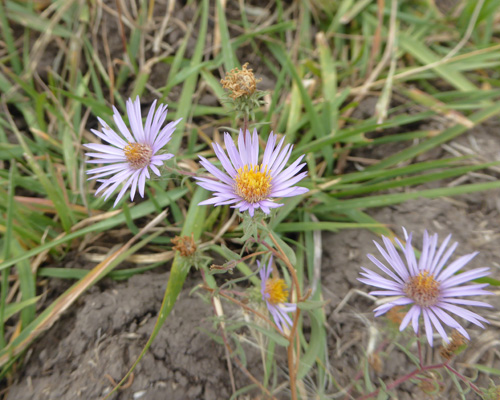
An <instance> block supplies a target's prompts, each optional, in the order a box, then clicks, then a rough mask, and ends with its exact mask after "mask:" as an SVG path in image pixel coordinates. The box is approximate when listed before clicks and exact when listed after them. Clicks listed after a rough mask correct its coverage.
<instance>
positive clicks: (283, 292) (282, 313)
mask: <svg viewBox="0 0 500 400" xmlns="http://www.w3.org/2000/svg"><path fill="white" fill-rule="evenodd" d="M257 265H258V266H259V276H260V280H261V286H260V293H261V294H262V300H264V301H265V302H266V306H267V309H268V310H269V312H270V313H271V315H272V317H273V320H274V322H275V323H276V325H277V326H278V328H279V329H280V331H281V332H283V333H284V332H285V330H287V329H290V328H291V326H292V324H293V322H292V320H291V318H290V316H289V315H288V313H291V312H295V311H296V310H297V305H296V304H293V303H287V302H286V301H287V300H288V287H287V285H286V283H285V281H284V280H283V279H280V278H271V273H272V271H273V257H271V258H270V259H269V262H268V263H267V265H264V266H261V264H260V262H259V261H257Z"/></svg>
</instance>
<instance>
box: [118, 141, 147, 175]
mask: <svg viewBox="0 0 500 400" xmlns="http://www.w3.org/2000/svg"><path fill="white" fill-rule="evenodd" d="M123 152H124V153H125V157H127V161H128V163H129V164H130V166H131V167H132V168H134V169H140V168H144V167H145V166H147V165H149V162H150V161H151V157H152V156H153V150H152V149H151V147H149V146H148V145H146V144H141V143H129V144H127V145H126V146H125V148H124V149H123Z"/></svg>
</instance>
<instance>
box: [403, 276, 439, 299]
mask: <svg viewBox="0 0 500 400" xmlns="http://www.w3.org/2000/svg"><path fill="white" fill-rule="evenodd" d="M404 292H405V293H406V295H407V296H408V297H409V298H410V299H412V300H413V301H414V302H415V304H417V305H419V306H421V307H431V306H433V305H435V304H436V303H437V302H438V299H439V293H440V291H439V282H438V281H436V280H435V279H434V275H431V274H429V272H427V271H424V272H421V273H420V274H418V275H417V276H412V277H411V278H410V280H409V282H407V283H406V285H405V287H404Z"/></svg>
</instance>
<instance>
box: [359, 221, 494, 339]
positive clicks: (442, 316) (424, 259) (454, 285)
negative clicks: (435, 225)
mask: <svg viewBox="0 0 500 400" xmlns="http://www.w3.org/2000/svg"><path fill="white" fill-rule="evenodd" d="M403 230H404V235H405V240H406V243H405V245H403V244H402V243H401V242H400V241H399V240H398V239H397V238H396V242H397V244H398V246H399V247H400V248H401V250H402V251H403V253H404V259H403V258H401V257H400V255H399V254H398V252H397V250H396V248H395V246H394V245H393V244H392V243H391V241H390V240H389V239H388V238H386V237H384V236H382V240H383V241H384V244H385V249H384V248H383V247H382V246H380V245H379V244H378V243H377V242H375V246H377V249H378V250H379V251H380V253H381V254H382V256H383V257H384V259H385V261H387V263H388V265H389V266H390V268H388V267H386V266H385V265H384V264H383V263H382V262H380V261H379V260H378V259H377V258H375V257H374V256H372V255H371V254H368V258H369V259H370V260H371V261H372V262H373V263H374V264H375V265H376V266H377V267H378V268H379V269H380V270H381V271H383V272H384V273H385V275H386V277H383V276H381V275H379V274H377V273H375V272H373V271H371V270H369V269H366V268H362V269H363V271H364V272H362V273H361V275H362V276H363V277H364V278H358V280H359V281H361V282H363V283H366V284H367V285H371V286H375V287H378V288H380V289H384V290H377V291H374V292H370V294H372V295H375V296H400V297H399V298H397V299H395V300H392V301H390V302H389V303H386V304H383V305H381V306H379V307H377V308H376V309H375V310H374V311H375V316H376V317H378V316H379V315H382V314H385V313H386V312H387V311H389V310H390V309H391V308H392V307H394V306H404V305H408V304H412V306H411V308H410V310H409V311H408V312H407V314H406V315H405V317H404V318H403V321H402V322H401V325H400V327H399V330H400V331H402V330H403V329H405V328H406V327H407V326H408V324H409V323H410V322H411V323H412V325H413V330H414V331H415V333H418V326H419V318H420V316H422V317H423V319H424V326H425V332H426V335H427V340H428V341H429V344H430V345H431V346H432V335H433V328H436V331H437V332H438V333H439V334H440V335H441V336H442V338H443V339H444V340H445V341H446V342H447V343H448V342H449V339H448V335H447V334H446V332H445V330H444V328H443V325H442V323H444V324H445V325H447V326H449V327H450V328H453V329H456V330H457V331H458V332H460V333H461V334H462V335H463V336H465V337H466V338H468V339H469V335H468V334H467V331H466V330H465V329H464V328H463V327H462V326H461V325H460V324H459V323H458V322H457V321H456V320H455V319H454V318H453V317H452V316H450V315H449V314H448V313H451V314H454V315H456V316H458V317H461V318H463V319H465V320H467V321H469V322H472V323H473V324H475V325H477V326H480V327H481V328H484V325H483V324H482V323H481V322H486V323H488V321H487V320H486V319H484V318H483V317H481V316H480V315H478V314H476V313H473V312H472V311H469V310H467V309H465V308H464V307H461V306H478V307H491V305H489V304H487V303H483V302H481V301H476V300H468V299H460V298H457V297H466V296H479V295H485V294H486V295H487V294H492V293H491V292H488V291H486V290H483V288H484V287H486V286H488V284H487V283H486V284H472V285H466V286H461V285H462V284H463V283H467V282H469V281H471V280H474V279H478V278H482V277H484V276H486V275H489V268H476V269H473V270H471V271H468V272H462V273H460V274H456V272H458V271H460V270H461V269H462V268H463V267H464V266H465V265H466V264H467V263H468V262H469V261H470V260H472V259H473V258H474V257H475V256H476V255H477V254H478V253H477V252H474V253H471V254H467V255H465V256H462V257H459V258H458V259H456V260H455V261H453V262H451V263H449V264H447V263H448V260H449V259H450V257H451V255H452V254H453V252H454V251H455V249H456V247H457V245H458V243H454V244H453V245H451V246H450V247H448V248H447V246H448V243H449V242H450V239H451V235H449V236H448V237H447V238H446V239H445V240H444V242H443V243H441V246H439V248H438V246H437V243H438V235H437V234H434V235H432V236H429V235H428V234H427V231H425V232H424V239H423V245H422V253H421V255H420V259H419V260H418V262H417V259H416V257H415V252H414V251H413V247H412V244H411V239H412V234H410V235H409V236H408V234H407V232H406V230H405V229H404V228H403ZM445 265H446V266H445Z"/></svg>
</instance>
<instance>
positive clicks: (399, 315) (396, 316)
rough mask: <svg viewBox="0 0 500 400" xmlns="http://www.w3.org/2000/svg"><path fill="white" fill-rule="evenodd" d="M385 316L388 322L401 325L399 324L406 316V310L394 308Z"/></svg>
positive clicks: (399, 307) (402, 307)
mask: <svg viewBox="0 0 500 400" xmlns="http://www.w3.org/2000/svg"><path fill="white" fill-rule="evenodd" d="M386 315H387V318H388V319H389V321H391V322H393V323H394V324H396V325H401V322H402V321H403V318H404V317H405V315H406V309H405V307H404V306H395V307H392V308H391V309H390V310H389V311H388V312H387V314H386Z"/></svg>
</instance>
